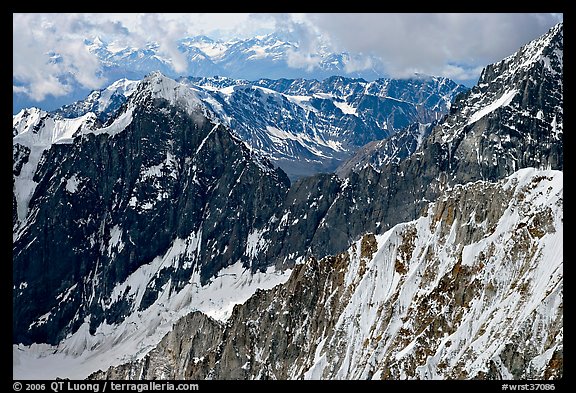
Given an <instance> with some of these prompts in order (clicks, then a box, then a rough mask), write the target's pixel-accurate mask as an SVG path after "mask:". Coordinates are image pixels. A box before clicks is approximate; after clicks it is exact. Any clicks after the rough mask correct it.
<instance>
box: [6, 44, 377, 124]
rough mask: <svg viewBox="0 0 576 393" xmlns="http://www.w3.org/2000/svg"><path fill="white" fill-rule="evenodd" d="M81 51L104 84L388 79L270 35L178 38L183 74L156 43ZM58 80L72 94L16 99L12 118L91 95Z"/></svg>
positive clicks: (369, 65)
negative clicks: (189, 78)
mask: <svg viewBox="0 0 576 393" xmlns="http://www.w3.org/2000/svg"><path fill="white" fill-rule="evenodd" d="M84 46H85V48H86V49H87V51H88V52H89V53H90V54H92V55H93V56H95V57H96V58H97V59H98V61H99V64H101V69H100V70H99V74H98V76H99V77H100V78H102V79H103V80H108V81H115V80H118V79H121V78H128V79H134V80H140V79H142V78H143V77H145V76H146V75H148V74H149V73H151V72H154V71H159V72H161V73H162V74H164V75H166V76H168V77H170V78H173V79H177V78H179V77H180V76H181V75H193V76H195V77H213V76H224V77H229V78H233V79H246V80H257V79H260V78H269V79H281V78H288V79H298V78H305V79H319V80H322V79H326V78H328V77H331V76H334V75H340V76H344V77H350V78H363V79H366V80H369V81H371V80H375V79H379V78H382V77H385V76H386V75H384V73H383V72H382V71H381V70H383V69H384V67H383V66H382V61H381V60H380V59H379V58H378V57H375V56H371V55H364V54H360V53H348V52H341V53H335V52H332V51H330V50H329V48H328V47H327V46H325V45H315V50H314V51H313V53H304V52H303V49H304V48H301V45H300V44H299V43H298V40H297V39H294V37H291V36H290V34H279V33H273V34H267V35H262V36H256V37H251V38H245V39H232V40H228V41H222V40H214V39H212V38H209V37H207V36H196V37H186V38H182V39H180V40H178V42H177V49H176V50H177V52H178V54H179V55H180V56H181V57H182V62H183V63H184V64H185V67H186V71H185V72H177V71H175V69H176V68H177V67H175V65H174V63H173V61H172V59H171V58H170V57H167V56H166V55H165V54H164V53H163V52H162V51H161V50H160V46H159V44H158V43H155V42H154V43H149V44H147V45H145V46H144V47H132V46H126V45H123V44H121V43H119V42H116V41H111V42H106V41H104V40H103V39H102V38H100V37H94V38H92V39H86V40H85V41H84ZM50 61H51V62H56V63H57V62H58V61H61V59H60V54H58V53H51V57H50ZM60 79H61V81H62V83H64V84H66V85H67V86H68V87H69V88H70V90H71V91H70V93H68V94H66V95H65V96H63V97H51V96H49V97H47V98H46V99H44V100H43V101H42V102H40V103H37V102H34V101H32V100H31V99H30V98H29V97H27V96H26V95H24V94H14V95H13V98H14V99H13V112H14V113H16V112H18V111H20V110H21V109H23V108H26V107H30V106H41V107H42V108H45V109H47V110H54V109H57V108H58V107H60V106H62V105H63V104H66V103H69V102H71V101H73V100H78V99H82V98H84V97H85V96H86V94H87V93H89V91H87V90H86V88H85V87H83V86H81V85H80V84H79V83H78V82H76V81H75V78H74V76H73V75H64V76H62V77H61V78H60ZM16 84H18V81H16Z"/></svg>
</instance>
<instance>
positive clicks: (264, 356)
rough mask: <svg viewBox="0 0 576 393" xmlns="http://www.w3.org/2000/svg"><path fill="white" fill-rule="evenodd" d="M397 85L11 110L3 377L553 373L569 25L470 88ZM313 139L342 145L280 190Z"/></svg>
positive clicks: (351, 83)
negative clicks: (7, 371) (9, 349)
mask: <svg viewBox="0 0 576 393" xmlns="http://www.w3.org/2000/svg"><path fill="white" fill-rule="evenodd" d="M395 83H396V82H394V81H391V80H378V81H375V82H366V81H364V80H351V79H346V78H337V77H335V78H328V79H326V80H324V81H322V82H318V81H306V80H266V79H262V80H258V82H250V83H245V82H243V81H238V80H232V79H228V78H181V79H179V80H174V79H171V78H169V77H167V76H165V75H163V74H162V73H160V72H155V73H152V74H149V75H148V76H147V77H146V78H144V79H143V80H141V81H137V82H130V81H121V82H118V83H117V84H116V85H115V86H114V87H111V88H110V89H109V90H107V89H105V90H103V91H101V92H96V93H93V95H91V96H90V97H88V99H86V100H84V101H82V102H78V103H75V104H72V105H70V106H68V107H66V108H61V109H60V110H59V111H56V112H53V113H48V112H43V111H40V110H38V109H26V110H23V111H21V112H20V113H18V114H17V115H15V116H14V117H13V124H14V126H13V262H12V263H13V338H12V340H13V362H14V366H13V375H14V377H15V378H34V379H43V378H46V379H53V378H56V377H61V378H72V379H77V378H94V379H99V378H118V379H166V378H168V379H170V378H172V379H182V378H193V379H558V378H562V377H563V375H564V374H563V25H562V24H559V25H557V26H555V27H554V28H552V29H551V30H550V31H549V32H548V33H546V34H545V35H543V36H542V37H540V38H539V39H537V40H534V41H532V42H530V43H527V44H526V45H525V46H523V47H522V48H520V49H519V50H518V52H516V53H515V54H513V55H511V56H510V57H507V58H506V59H503V60H502V61H500V62H498V63H495V64H491V65H488V66H487V67H485V69H484V70H483V72H482V76H481V78H480V80H479V82H478V85H477V86H475V87H473V88H472V89H470V90H466V91H463V90H459V87H458V86H457V85H456V84H453V83H450V82H449V81H446V80H442V79H439V78H426V79H423V80H420V79H418V80H409V81H404V82H402V83H400V82H398V85H396V86H395ZM326 86H329V87H330V88H329V89H328V88H327V87H326ZM443 89H444V90H443ZM116 91H118V93H116ZM315 99H318V100H317V101H316V100H315ZM396 102H398V104H396ZM108 108H109V109H108ZM388 108H393V110H392V113H394V114H395V115H394V116H392V117H390V113H389V112H387V109H388ZM434 108H435V109H434ZM364 109H365V110H364ZM262 110H263V113H262V112H260V111H262ZM436 110H437V112H436ZM275 111H276V112H275ZM411 111H413V112H411ZM409 113H412V114H413V116H414V117H410V116H408V115H407V114H409ZM369 115H370V116H369ZM403 116H404V117H403ZM274 117H276V118H275V123H273V124H276V125H271V124H272V123H269V121H270V119H271V118H274ZM324 119H330V121H328V125H327V126H326V127H323V128H322V127H319V126H317V124H318V123H323V120H324ZM351 120H354V121H355V122H357V123H353V122H352V123H350V121H351ZM396 121H398V123H397V124H398V127H397V128H395V124H396V123H395V122H396ZM298 122H301V123H305V124H315V125H316V127H315V128H306V126H303V127H302V130H304V131H296V130H298V128H296V124H297V123H298ZM346 122H348V123H347V124H348V125H346V126H342V127H332V128H331V127H330V124H333V125H336V124H346ZM370 122H373V123H370ZM351 124H376V125H378V126H379V127H380V128H379V129H378V130H379V132H381V134H377V133H376V131H375V128H374V129H372V131H373V132H374V134H373V135H367V133H366V131H365V130H366V129H368V128H365V129H362V128H361V127H360V126H358V127H359V128H357V129H356V134H355V133H354V130H355V129H354V127H353V126H351ZM384 124H385V125H384ZM400 124H401V125H400ZM263 125H266V127H265V128H264V127H263ZM277 125H282V126H277ZM273 127H274V128H273ZM264 130H266V132H263V131H264ZM258 131H260V132H261V134H258ZM346 131H348V132H349V133H348V134H347V133H346ZM330 132H333V134H330ZM306 135H308V136H309V139H306ZM314 135H315V136H318V139H315V138H313V137H312V136H314ZM329 137H331V138H333V139H330V138H329ZM362 138H365V139H362ZM295 141H296V142H298V143H299V145H300V146H302V147H308V149H307V152H302V151H301V150H296V149H294V148H290V147H291V146H296V144H292V142H295ZM311 141H313V142H314V144H312V142H311ZM328 141H330V143H329V142H328ZM264 142H271V143H264ZM320 142H324V145H322V143H320ZM338 143H339V144H338ZM366 143H368V145H366ZM362 145H364V146H363V147H362V148H361V149H360V150H358V149H359V148H360V146H362ZM317 146H325V147H326V150H319V151H320V152H321V153H322V154H323V155H327V152H329V151H338V148H340V146H345V147H346V148H347V149H349V150H348V151H347V153H348V154H347V156H342V157H338V159H339V162H338V164H339V167H338V168H333V167H329V166H327V167H323V168H322V170H315V171H314V172H316V173H315V174H313V175H311V176H305V175H304V174H302V173H300V172H298V171H294V172H292V176H291V177H292V179H291V178H290V177H289V176H288V175H287V174H286V171H284V170H283V166H282V164H283V161H282V160H283V159H284V160H286V159H288V160H289V159H292V160H293V161H294V162H298V161H302V160H303V159H305V158H306V155H305V154H308V153H310V152H312V153H315V151H314V149H317V150H318V149H320V148H319V147H317ZM350 146H355V149H352V148H351V147H350ZM330 149H331V150H330ZM355 151H358V154H357V155H355V156H353V153H354V152H355ZM295 153H296V154H295ZM299 154H304V155H299ZM316 157H320V155H319V154H316ZM348 158H349V159H348ZM287 168H290V166H287ZM330 168H333V169H336V171H335V173H329V172H330V170H329V169H330ZM318 172H320V173H318ZM322 172H325V173H322Z"/></svg>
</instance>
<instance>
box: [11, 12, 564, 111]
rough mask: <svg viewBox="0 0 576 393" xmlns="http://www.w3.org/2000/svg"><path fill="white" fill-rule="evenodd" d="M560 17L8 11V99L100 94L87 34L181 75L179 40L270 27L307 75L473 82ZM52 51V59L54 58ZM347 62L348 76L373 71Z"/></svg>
mask: <svg viewBox="0 0 576 393" xmlns="http://www.w3.org/2000/svg"><path fill="white" fill-rule="evenodd" d="M562 18H563V15H562V14H355V13H339V14H248V13H238V14H229V13H228V14H224V13H223V14H200V13H198V14H13V45H14V46H13V48H14V49H13V77H14V80H15V82H16V83H15V86H14V87H13V92H14V93H24V94H28V95H29V96H30V97H32V98H34V99H36V100H39V101H40V100H42V99H44V98H46V97H47V96H48V95H53V96H55V97H56V96H59V95H64V94H67V93H68V92H69V91H70V89H71V86H70V83H74V84H77V85H80V86H82V87H84V88H90V89H94V88H99V87H102V86H104V85H105V84H106V83H108V82H110V81H107V80H105V79H103V78H101V77H100V76H99V75H100V71H101V67H102V65H101V64H100V63H99V60H98V59H97V58H96V56H94V55H93V54H92V53H90V52H88V51H87V50H86V48H85V47H84V44H83V42H84V39H85V38H94V37H96V36H100V37H102V39H103V40H105V41H107V42H111V41H117V42H119V43H121V44H123V45H127V46H133V47H137V48H144V47H145V46H146V44H148V43H149V42H152V41H153V42H157V43H158V45H159V52H160V55H162V56H164V57H166V58H169V59H170V60H171V65H172V67H173V69H174V71H175V72H176V73H179V74H186V73H187V66H188V64H187V62H186V59H185V57H184V55H183V54H182V53H180V52H179V50H178V48H177V40H178V39H180V38H183V37H185V36H195V35H199V34H204V35H208V36H212V37H213V38H223V39H229V38H232V37H238V38H246V37H251V36H254V35H256V34H262V33H268V32H272V31H278V32H280V33H282V34H285V35H288V36H290V37H292V39H293V40H295V41H297V42H298V43H299V48H298V50H297V51H291V52H289V53H288V64H289V65H290V66H292V67H296V68H305V69H307V70H311V69H314V68H315V67H316V66H317V65H318V63H319V61H320V60H321V59H320V56H318V52H319V50H320V49H321V48H327V49H331V50H334V51H337V52H349V53H364V54H372V55H376V56H378V57H380V58H381V59H382V63H383V64H384V67H385V70H383V71H385V72H387V73H388V74H389V75H390V76H393V77H406V76H411V75H413V73H414V72H418V73H424V74H430V75H442V76H447V77H451V78H454V79H472V78H475V77H477V76H478V75H479V70H480V69H481V68H482V67H483V66H485V65H486V64H489V63H491V62H494V61H498V60H500V59H502V58H503V57H505V56H507V55H509V54H511V53H513V52H514V51H516V50H517V49H518V48H519V47H520V46H521V45H523V44H525V43H527V42H528V41H530V40H531V39H534V38H536V37H538V36H539V35H541V34H543V33H544V32H545V31H546V30H547V29H548V28H550V27H551V26H552V25H553V24H555V23H557V22H558V21H560V20H562ZM54 55H57V56H54ZM373 66H374V65H373V64H371V62H369V61H367V62H361V61H360V62H359V61H357V60H354V61H352V60H351V61H350V62H348V63H347V64H346V67H347V70H348V71H353V70H354V71H360V70H362V69H367V68H370V67H373Z"/></svg>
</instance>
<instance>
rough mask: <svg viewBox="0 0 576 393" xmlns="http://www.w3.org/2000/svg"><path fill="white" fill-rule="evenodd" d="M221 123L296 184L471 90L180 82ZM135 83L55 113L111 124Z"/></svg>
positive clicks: (437, 82) (423, 83)
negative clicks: (90, 114)
mask: <svg viewBox="0 0 576 393" xmlns="http://www.w3.org/2000/svg"><path fill="white" fill-rule="evenodd" d="M178 82H180V83H181V84H183V85H186V86H188V87H189V89H191V90H192V91H195V92H196V93H195V94H196V95H197V96H198V97H199V98H200V99H201V100H202V101H203V103H204V105H205V106H206V108H209V110H210V111H211V112H212V113H213V114H214V115H216V116H218V118H219V121H220V122H221V123H222V124H225V125H226V126H228V127H230V128H231V129H232V130H233V131H234V132H235V133H236V134H237V135H238V136H239V137H240V138H241V139H243V140H244V141H245V142H247V143H248V144H249V145H250V146H251V147H252V148H253V149H255V150H256V151H258V152H260V153H261V154H263V155H265V156H266V157H268V158H269V159H270V160H271V161H272V162H273V163H275V164H276V165H278V166H280V167H282V169H283V170H284V171H285V172H286V173H287V174H288V176H289V177H290V178H292V179H295V178H297V177H300V176H305V175H311V174H314V173H318V172H332V171H334V170H335V169H336V167H337V166H338V165H340V164H341V163H342V162H343V161H344V160H345V159H347V158H349V157H350V156H351V155H352V154H353V153H354V152H355V151H356V150H357V149H358V148H360V147H361V146H363V145H365V144H366V143H368V142H371V141H373V140H381V139H383V138H387V137H388V136H390V135H393V134H394V133H395V132H397V131H398V130H400V129H402V128H405V127H407V126H409V125H411V124H414V123H426V122H429V121H433V120H437V119H440V118H441V117H442V116H443V115H444V114H445V113H447V112H448V110H449V108H450V105H451V102H452V101H453V100H454V98H455V97H456V96H457V95H458V94H459V93H462V92H464V91H466V88H465V87H464V86H462V85H457V84H456V83H454V82H453V81H451V80H449V79H446V78H436V77H431V78H419V79H408V80H395V79H378V80H376V81H373V82H366V81H364V80H363V79H350V78H344V77H331V78H327V79H325V80H323V81H317V80H306V79H281V80H270V79H260V80H258V81H254V82H248V81H246V80H237V79H230V78H224V77H210V78H181V79H179V80H178ZM136 84H137V82H133V81H127V80H125V79H124V80H120V81H118V82H115V83H114V84H112V85H111V86H109V87H108V88H106V89H104V90H102V91H95V92H93V93H92V94H90V95H89V96H88V98H87V99H86V100H84V101H79V102H76V103H74V104H72V105H67V106H65V107H62V108H60V109H59V110H57V111H55V114H57V115H59V116H62V117H66V118H73V117H77V116H81V115H84V114H86V113H88V112H94V113H95V114H96V115H97V117H98V118H99V119H100V120H102V121H106V120H107V118H109V117H111V116H112V115H113V114H114V111H115V110H116V109H117V108H118V107H119V105H120V104H122V103H123V102H124V101H126V98H127V97H129V95H130V94H131V93H132V91H133V90H134V89H135V86H136Z"/></svg>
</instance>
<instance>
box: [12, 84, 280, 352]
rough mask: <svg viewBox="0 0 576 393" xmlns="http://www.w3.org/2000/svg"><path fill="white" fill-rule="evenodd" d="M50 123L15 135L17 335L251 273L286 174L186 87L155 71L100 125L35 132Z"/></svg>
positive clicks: (53, 337) (101, 322) (66, 327)
mask: <svg viewBox="0 0 576 393" xmlns="http://www.w3.org/2000/svg"><path fill="white" fill-rule="evenodd" d="M90 115H91V117H90ZM34 116H36V115H29V116H28V117H26V116H22V117H23V120H22V122H25V121H28V120H25V119H24V118H26V119H28V118H30V117H34ZM36 117H39V116H36ZM36 117H34V118H36ZM86 117H88V118H93V117H94V115H93V114H91V113H90V114H88V115H86ZM48 120H51V118H48ZM48 120H45V121H44V122H43V123H42V122H41V124H43V126H40V128H39V131H38V132H35V128H38V127H34V126H31V129H30V130H28V129H27V131H26V132H20V133H19V134H18V135H17V136H15V138H14V140H15V142H14V151H15V154H17V155H18V157H20V156H22V158H21V159H18V160H14V171H15V186H14V196H15V198H14V200H16V201H17V202H16V203H17V205H18V206H17V211H18V220H17V221H15V227H14V232H13V233H14V239H13V283H14V292H13V306H14V314H13V332H14V335H13V342H14V343H24V344H30V343H33V342H37V343H49V344H57V343H58V342H60V341H61V340H62V339H64V338H66V337H69V335H70V334H72V333H74V332H77V331H78V330H79V329H80V330H82V329H84V327H85V329H86V330H87V331H88V330H89V331H90V333H91V334H94V333H95V332H96V331H97V329H98V328H99V327H102V326H108V325H114V324H118V323H121V322H122V321H124V319H125V318H126V317H127V316H129V315H132V314H136V313H141V312H143V311H145V310H146V309H147V308H149V307H150V306H151V305H152V304H156V303H162V302H163V300H162V299H161V297H162V296H163V295H164V296H169V295H171V294H172V295H175V294H177V293H179V292H180V291H181V290H182V289H183V288H184V287H186V286H190V285H198V286H205V285H206V284H207V283H209V281H210V280H211V278H213V277H215V275H216V274H217V273H218V272H219V271H221V270H222V269H223V268H226V267H228V266H231V265H234V264H237V265H238V266H243V267H244V268H245V269H250V268H251V267H252V268H253V269H254V270H255V267H253V266H252V264H251V258H250V256H249V255H250V252H249V250H250V243H249V242H250V239H251V238H250V236H251V234H252V232H254V231H258V229H259V228H260V227H261V226H263V225H264V223H266V222H267V220H268V218H269V217H270V215H271V212H272V211H273V210H274V209H275V208H276V207H277V206H279V205H280V204H281V203H282V200H283V198H284V195H285V193H286V190H287V188H288V186H289V181H288V179H287V178H286V175H285V174H284V173H283V172H281V171H280V170H277V169H274V168H273V167H272V165H271V164H270V163H269V162H267V161H266V160H265V159H263V158H261V157H258V156H257V155H256V154H255V153H254V152H253V151H251V150H250V149H249V148H248V147H247V146H246V145H245V144H244V143H243V142H241V141H240V140H238V139H237V138H236V137H234V136H233V135H232V134H231V133H230V131H229V130H228V129H226V128H225V127H223V126H222V125H220V124H218V123H214V122H213V120H211V115H210V113H208V112H207V109H206V108H205V107H204V106H203V105H202V102H201V100H200V99H198V98H197V97H196V96H195V93H194V91H191V90H189V89H188V88H187V87H186V86H184V85H181V84H177V83H175V82H174V81H172V80H170V79H167V78H164V77H163V76H161V75H160V74H154V75H151V76H150V77H149V78H147V79H145V80H144V81H143V82H142V83H140V84H139V86H138V88H137V90H136V91H135V92H134V94H133V95H132V96H131V97H130V99H129V101H128V102H127V103H126V105H124V107H123V110H122V111H120V112H119V113H118V116H117V117H116V118H115V119H113V121H111V122H110V124H109V125H108V126H106V127H104V128H98V129H84V128H79V126H78V125H76V123H73V124H74V127H72V126H69V127H68V128H64V127H60V128H57V127H56V128H54V127H53V128H51V130H52V134H49V135H45V132H47V130H48V127H47V124H48ZM69 122H70V121H68V120H60V121H59V123H57V124H65V125H68V123H69ZM29 123H30V124H36V122H34V121H31V120H30V122H29ZM26 124H27V125H28V123H26ZM29 128H30V127H29ZM59 130H61V132H60V131H59ZM57 131H58V132H59V133H57ZM39 138H41V139H42V140H48V142H50V143H51V144H49V145H39V143H38V140H39ZM38 146H40V147H38ZM40 148H42V149H44V150H42V151H38V149H40ZM26 153H27V154H26ZM41 153H42V155H41V158H39V159H37V158H38V157H39V156H40V154H41ZM25 191H27V192H28V193H26V194H25V195H24V198H23V197H22V194H23V193H24V192H25ZM240 269H241V270H242V268H240ZM185 305H188V303H185ZM172 311H175V310H171V312H172Z"/></svg>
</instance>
